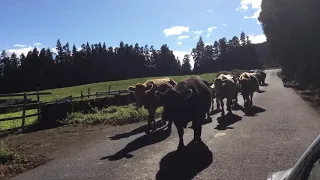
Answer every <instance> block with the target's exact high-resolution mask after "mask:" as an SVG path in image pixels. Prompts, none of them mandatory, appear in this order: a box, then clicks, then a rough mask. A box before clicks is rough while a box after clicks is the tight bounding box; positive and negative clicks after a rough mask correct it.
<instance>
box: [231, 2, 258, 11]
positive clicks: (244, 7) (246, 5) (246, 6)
mask: <svg viewBox="0 0 320 180" xmlns="http://www.w3.org/2000/svg"><path fill="white" fill-rule="evenodd" d="M240 5H241V6H240V7H238V8H237V9H236V10H237V11H245V10H248V9H249V6H250V5H251V8H252V9H260V6H261V0H241V2H240Z"/></svg>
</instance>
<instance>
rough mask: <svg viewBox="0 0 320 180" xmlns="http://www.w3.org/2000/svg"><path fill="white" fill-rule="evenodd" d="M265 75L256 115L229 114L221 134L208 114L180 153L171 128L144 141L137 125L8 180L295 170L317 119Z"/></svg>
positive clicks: (257, 174)
mask: <svg viewBox="0 0 320 180" xmlns="http://www.w3.org/2000/svg"><path fill="white" fill-rule="evenodd" d="M266 72H267V79H266V82H267V83H268V84H269V85H268V86H265V87H261V90H263V91H265V92H263V93H256V94H255V95H254V101H253V103H254V105H255V106H257V108H255V114H254V115H252V114H251V115H248V116H246V115H245V114H244V113H243V112H242V111H241V110H238V111H234V113H235V114H236V115H233V116H229V117H228V118H226V119H223V120H222V121H223V122H225V123H224V124H225V125H224V126H219V127H218V128H217V127H216V126H217V118H218V117H219V116H220V113H219V114H216V115H213V116H212V119H213V122H212V123H208V124H206V125H204V126H203V131H202V139H203V142H204V144H202V145H197V146H195V145H193V144H192V143H190V144H188V143H189V142H190V141H191V139H192V138H193V130H192V129H190V128H188V129H185V136H184V138H185V144H186V145H187V146H188V148H187V150H186V151H185V152H184V153H183V154H181V155H178V154H176V153H175V150H176V147H177V142H178V137H177V132H176V129H175V127H174V126H173V132H172V133H171V135H170V136H168V135H167V133H166V132H165V131H162V130H159V131H157V132H156V133H155V134H154V136H153V137H152V138H151V137H150V138H147V137H146V136H145V135H144V133H143V132H142V131H141V128H139V126H141V125H143V123H139V124H135V125H127V126H123V127H119V128H112V129H110V134H111V135H115V134H119V133H120V135H117V136H114V137H112V138H110V137H106V138H105V140H103V141H101V142H99V143H97V144H93V145H92V146H91V148H88V149H85V150H81V151H78V152H76V153H74V154H73V155H71V156H68V157H66V158H63V159H55V160H53V161H51V162H49V163H48V164H45V165H42V166H40V167H38V168H36V169H33V170H30V171H27V172H26V173H23V174H20V175H18V176H16V177H14V178H13V179H23V180H44V179H45V180H56V179H72V180H82V179H83V180H87V179H97V180H98V179H99V180H101V179H108V180H112V179H115V180H122V179H128V180H134V179H139V180H140V179H156V177H157V179H221V180H229V179H234V180H241V179H243V180H248V179H250V180H256V179H257V180H260V179H266V177H267V174H268V172H272V171H279V170H284V169H287V168H289V167H291V166H293V165H294V163H295V162H296V161H297V159H298V158H299V157H300V155H301V154H302V153H303V151H305V149H306V148H307V147H308V146H309V145H310V143H311V142H312V141H313V140H314V139H315V138H316V137H317V135H318V134H319V133H320V118H319V115H318V113H317V112H315V111H314V110H313V109H312V108H311V107H309V106H308V105H307V103H306V102H304V101H303V100H301V98H300V97H299V96H298V95H297V94H296V93H295V92H294V91H293V90H292V89H290V88H284V87H283V85H282V82H281V80H280V79H279V78H278V77H277V75H276V72H277V70H268V71H266ZM239 104H240V105H243V101H242V97H239ZM226 126H227V127H226ZM134 129H135V130H134ZM132 130H133V131H132ZM130 131H131V132H130ZM121 133H124V134H122V135H121ZM116 153H117V154H116ZM114 154H116V155H114ZM112 155H114V156H112ZM108 156H109V157H108ZM178 177H180V178H178Z"/></svg>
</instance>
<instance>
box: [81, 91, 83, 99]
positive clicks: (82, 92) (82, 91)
mask: <svg viewBox="0 0 320 180" xmlns="http://www.w3.org/2000/svg"><path fill="white" fill-rule="evenodd" d="M82 99H83V91H82V90H81V100H82Z"/></svg>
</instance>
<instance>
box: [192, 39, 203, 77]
mask: <svg viewBox="0 0 320 180" xmlns="http://www.w3.org/2000/svg"><path fill="white" fill-rule="evenodd" d="M204 51H205V49H204V43H203V40H202V37H201V36H200V38H199V41H198V42H197V45H196V48H193V49H192V52H191V55H192V56H193V60H194V69H193V71H194V73H196V74H197V73H200V72H202V68H203V64H204V63H203V61H204Z"/></svg>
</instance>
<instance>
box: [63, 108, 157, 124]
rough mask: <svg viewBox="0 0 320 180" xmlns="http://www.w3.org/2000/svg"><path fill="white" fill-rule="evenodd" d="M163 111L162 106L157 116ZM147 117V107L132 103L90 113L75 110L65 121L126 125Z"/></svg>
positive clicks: (69, 122)
mask: <svg viewBox="0 0 320 180" xmlns="http://www.w3.org/2000/svg"><path fill="white" fill-rule="evenodd" d="M162 111H163V109H162V107H159V108H158V109H157V111H156V118H159V117H160V116H161V113H162ZM147 118H148V111H147V110H146V109H145V108H136V107H135V106H134V105H132V104H130V105H126V106H110V107H108V108H104V109H101V110H96V111H95V112H94V113H89V114H83V113H81V112H74V113H71V114H69V115H68V117H67V118H66V119H65V121H64V123H66V124H89V125H95V124H108V125H124V124H130V123H136V122H141V121H146V120H147Z"/></svg>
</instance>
